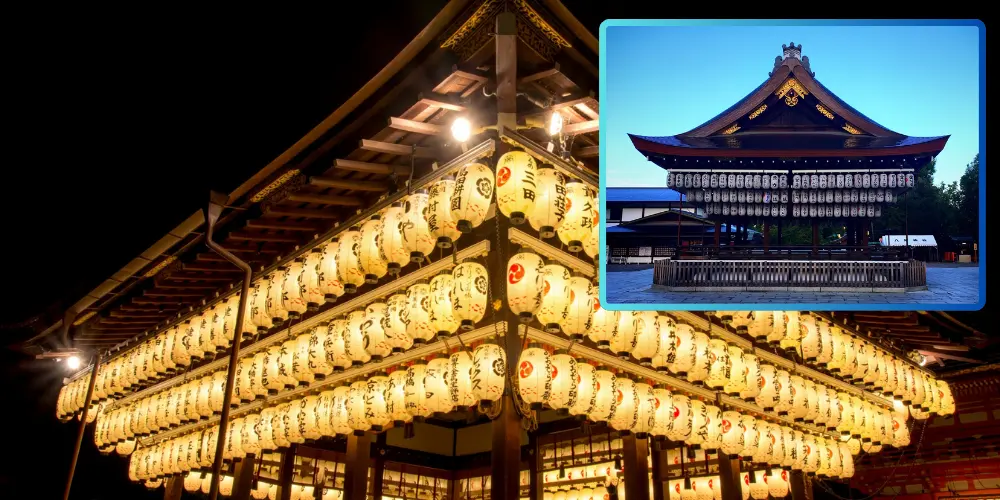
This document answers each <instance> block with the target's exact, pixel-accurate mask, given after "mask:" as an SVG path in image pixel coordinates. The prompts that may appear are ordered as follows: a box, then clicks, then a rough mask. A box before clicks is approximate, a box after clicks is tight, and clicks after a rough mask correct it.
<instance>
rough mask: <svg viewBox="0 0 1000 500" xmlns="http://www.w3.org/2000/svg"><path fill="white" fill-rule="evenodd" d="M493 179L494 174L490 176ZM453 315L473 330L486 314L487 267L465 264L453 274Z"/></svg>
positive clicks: (487, 291)
mask: <svg viewBox="0 0 1000 500" xmlns="http://www.w3.org/2000/svg"><path fill="white" fill-rule="evenodd" d="M490 178H491V179H492V174H491V175H490ZM451 275H452V278H453V282H452V287H451V304H452V307H453V310H452V315H453V316H454V318H455V319H456V320H458V321H459V322H460V328H461V329H463V330H471V329H472V328H473V326H475V324H476V323H479V322H480V321H481V320H482V319H483V316H484V315H485V314H486V307H487V303H486V299H487V296H488V294H489V289H490V283H489V275H488V273H487V272H486V267H484V266H483V265H482V264H480V263H478V262H472V261H468V262H463V263H461V264H459V265H457V266H455V269H454V270H452V272H451Z"/></svg>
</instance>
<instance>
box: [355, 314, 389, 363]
mask: <svg viewBox="0 0 1000 500" xmlns="http://www.w3.org/2000/svg"><path fill="white" fill-rule="evenodd" d="M387 308H388V306H386V304H384V303H382V302H373V303H371V304H368V307H366V308H365V320H364V322H363V323H361V336H362V338H363V339H364V346H365V352H367V353H368V355H369V356H371V359H373V360H375V361H376V362H377V361H381V360H382V359H383V358H385V357H386V356H388V355H390V354H392V344H390V342H389V338H388V337H387V336H386V334H385V330H384V329H383V328H382V325H383V320H384V319H385V315H386V309H387Z"/></svg>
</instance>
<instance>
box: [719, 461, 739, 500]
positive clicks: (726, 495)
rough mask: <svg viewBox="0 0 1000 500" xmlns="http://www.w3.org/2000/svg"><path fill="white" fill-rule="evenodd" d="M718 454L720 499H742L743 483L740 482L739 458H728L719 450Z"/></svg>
mask: <svg viewBox="0 0 1000 500" xmlns="http://www.w3.org/2000/svg"><path fill="white" fill-rule="evenodd" d="M718 455H719V485H720V487H721V488H722V500H743V485H742V484H741V483H740V459H739V458H729V457H728V456H727V455H726V454H724V453H721V452H720V453H719V454H718Z"/></svg>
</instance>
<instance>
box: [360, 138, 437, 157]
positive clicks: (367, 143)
mask: <svg viewBox="0 0 1000 500" xmlns="http://www.w3.org/2000/svg"><path fill="white" fill-rule="evenodd" d="M358 147H360V148H361V149H363V150H365V151H372V152H375V153H383V154H389V155H397V156H410V155H415V156H416V157H417V158H427V159H431V160H435V159H437V157H438V155H437V151H435V150H434V149H433V148H425V147H421V146H417V147H416V148H413V147H411V146H407V145H406V144H396V143H394V142H383V141H374V140H371V139H361V144H360V146H358Z"/></svg>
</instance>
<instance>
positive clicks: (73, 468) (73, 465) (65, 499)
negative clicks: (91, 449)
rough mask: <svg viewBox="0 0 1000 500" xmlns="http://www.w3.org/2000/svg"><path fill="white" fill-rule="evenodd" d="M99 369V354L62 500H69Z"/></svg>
mask: <svg viewBox="0 0 1000 500" xmlns="http://www.w3.org/2000/svg"><path fill="white" fill-rule="evenodd" d="M100 368H101V352H100V351H97V354H95V355H94V367H93V368H91V370H90V385H88V386H87V399H86V401H85V402H84V404H83V414H81V415H80V430H79V431H78V432H77V433H76V445H75V446H73V458H71V459H70V462H69V477H68V478H66V491H65V493H63V500H69V490H70V488H71V487H72V486H73V473H74V472H75V471H76V461H77V459H79V458H80V446H82V445H83V431H84V430H85V429H86V428H87V412H88V410H89V409H90V400H91V398H93V397H94V384H95V383H96V382H97V370H98V369H100Z"/></svg>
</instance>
